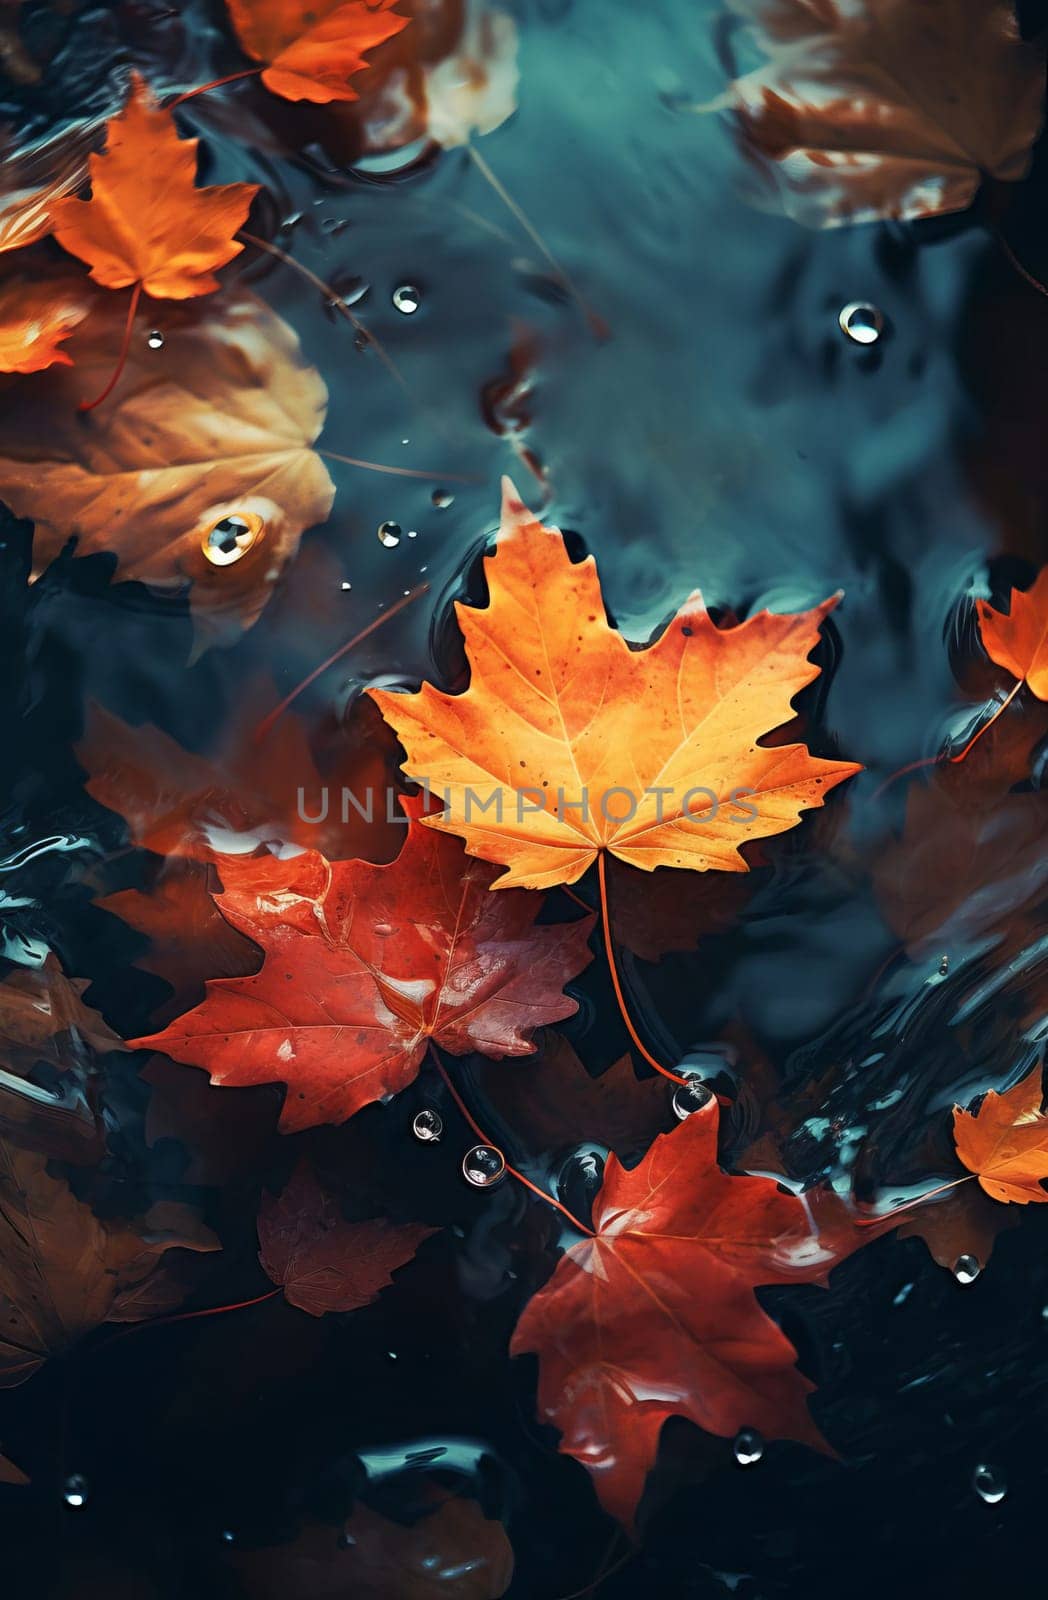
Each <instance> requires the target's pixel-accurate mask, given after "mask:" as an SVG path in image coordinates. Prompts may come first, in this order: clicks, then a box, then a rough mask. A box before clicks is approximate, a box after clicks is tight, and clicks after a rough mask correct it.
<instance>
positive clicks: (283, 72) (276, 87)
mask: <svg viewBox="0 0 1048 1600" xmlns="http://www.w3.org/2000/svg"><path fill="white" fill-rule="evenodd" d="M395 4H396V0H229V15H230V18H231V19H232V23H233V26H234V28H235V29H236V32H237V37H238V39H239V40H240V43H241V45H242V46H243V48H244V49H245V50H246V52H247V54H248V55H249V56H253V57H254V59H255V60H256V61H264V62H265V63H266V66H265V68H264V70H263V73H262V82H263V83H264V84H265V86H266V88H267V89H269V90H271V91H272V93H273V94H278V95H280V96H282V98H283V99H285V100H312V101H313V102H314V103H316V104H318V105H326V104H327V103H328V102H329V101H331V100H359V98H360V96H359V95H358V94H357V91H356V90H355V89H354V88H352V87H351V85H350V84H349V83H348V82H347V80H348V79H349V78H350V77H351V76H352V75H353V73H355V72H360V71H361V70H362V68H364V67H367V66H369V65H370V63H369V62H368V61H367V60H366V58H365V55H364V52H365V50H372V49H374V47H375V45H378V44H382V43H383V41H384V40H386V39H392V37H393V35H394V34H396V33H399V32H400V30H401V29H402V28H406V27H407V25H408V23H409V22H410V21H411V18H410V17H402V16H400V15H399V14H398V13H397V12H395V11H393V10H392V7H393V6H394V5H395Z"/></svg>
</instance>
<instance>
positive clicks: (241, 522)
mask: <svg viewBox="0 0 1048 1600" xmlns="http://www.w3.org/2000/svg"><path fill="white" fill-rule="evenodd" d="M264 530H265V523H264V522H263V521H262V518H261V517H259V516H256V514H255V513H254V512H253V511H241V512H235V513H232V514H231V515H230V516H228V517H220V518H219V520H218V521H217V522H216V523H213V524H212V526H211V527H210V528H209V529H208V531H207V532H206V533H205V535H204V537H203V540H202V541H201V545H200V548H201V549H202V550H203V552H204V555H205V556H206V558H207V560H208V561H210V563H211V565H212V566H213V567H231V566H232V565H233V563H234V561H239V560H240V559H241V558H242V557H243V556H246V555H247V553H248V551H249V550H250V549H251V548H252V546H253V545H256V544H257V543H258V541H259V539H260V538H261V537H262V534H263V532H264Z"/></svg>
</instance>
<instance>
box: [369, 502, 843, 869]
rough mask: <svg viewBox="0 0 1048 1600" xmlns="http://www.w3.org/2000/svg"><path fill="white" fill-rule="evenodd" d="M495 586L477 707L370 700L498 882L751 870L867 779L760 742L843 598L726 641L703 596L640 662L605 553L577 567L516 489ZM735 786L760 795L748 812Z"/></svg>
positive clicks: (754, 620) (470, 700)
mask: <svg viewBox="0 0 1048 1600" xmlns="http://www.w3.org/2000/svg"><path fill="white" fill-rule="evenodd" d="M485 572H486V576H487V581H488V589H489V593H490V604H489V605H488V607H487V608H486V609H483V610H482V609H477V608H474V607H471V606H464V605H457V606H456V611H457V615H458V620H459V624H460V626H461V628H462V632H463V636H464V638H465V645H466V655H467V658H468V661H469V666H470V683H469V687H468V689H467V690H466V691H465V693H463V694H455V695H451V694H445V693H443V692H442V691H441V690H438V689H435V688H434V687H433V686H432V685H431V684H428V683H424V684H423V685H422V688H421V689H420V691H419V692H418V693H417V694H397V693H392V692H390V691H387V690H379V689H371V690H369V691H368V693H369V694H370V695H371V697H372V699H374V700H375V702H376V703H377V705H378V706H379V708H380V710H381V711H382V713H383V715H384V716H385V717H386V718H387V719H388V720H389V721H390V722H391V723H392V724H393V727H394V728H395V729H396V731H397V734H398V735H399V737H400V740H401V743H402V744H403V745H404V747H405V749H406V751H407V760H406V762H405V764H404V770H405V771H406V772H407V773H408V774H409V775H410V776H411V777H412V778H413V779H414V780H415V781H417V782H421V783H424V784H428V785H429V787H430V789H431V791H432V792H433V794H434V795H435V796H436V797H437V798H439V800H440V801H442V802H443V803H444V806H445V809H444V811H443V813H440V814H434V815H432V816H430V817H427V818H426V825H427V826H428V827H431V828H436V829H440V830H442V831H444V832H450V833H457V834H461V836H462V837H463V838H464V839H465V841H466V847H467V849H468V850H469V851H470V852H471V854H473V855H477V856H480V857H482V858H483V859H484V860H486V861H493V862H498V863H501V864H502V865H503V866H505V867H507V868H508V869H509V870H508V871H507V872H505V873H504V874H503V875H502V876H501V877H500V878H499V879H498V881H497V883H496V885H495V887H496V888H499V889H505V888H508V887H510V886H513V885H519V886H523V887H526V888H532V889H538V888H547V887H549V886H550V885H552V884H559V883H573V882H575V880H576V879H577V878H580V877H581V876H582V874H583V873H584V872H585V871H586V869H587V868H588V867H589V866H590V865H591V864H592V862H594V861H595V860H596V859H597V857H598V855H600V854H601V852H602V851H605V850H607V851H610V852H611V854H613V855H616V856H619V857H620V858H621V859H622V860H623V861H627V862H630V863H631V864H633V865H635V866H639V867H643V868H644V869H645V870H646V871H651V870H652V869H653V868H655V867H658V866H678V867H679V866H683V867H691V868H694V869H696V870H699V871H704V870H706V869H708V868H713V867H715V868H718V869H720V870H721V871H725V872H746V871H747V870H748V867H747V863H746V861H745V860H744V858H743V856H742V854H741V852H740V850H739V846H740V845H742V844H744V843H746V842H747V841H748V840H750V839H756V838H761V837H767V836H769V835H771V834H776V833H782V832H784V831H785V830H786V829H787V828H792V827H794V826H795V825H796V824H797V822H798V821H799V820H800V813H801V811H802V810H805V809H807V808H810V807H813V806H820V805H821V804H822V802H823V797H824V795H825V794H826V792H827V791H828V790H829V789H831V788H833V787H834V785H835V784H838V783H841V782H842V781H843V780H844V779H845V778H848V777H850V776H851V775H852V774H853V773H855V772H858V771H859V770H860V768H859V767H858V766H857V765H856V764H855V763H854V762H845V761H825V760H820V759H819V758H817V757H815V756H812V755H811V754H809V752H808V750H807V749H806V747H805V746H804V745H802V744H784V745H777V746H774V747H767V746H764V745H761V744H759V743H758V742H757V741H758V739H759V737H760V736H761V735H763V734H765V733H767V732H769V731H770V730H772V729H774V728H777V727H779V726H780V725H781V724H783V723H785V722H788V721H789V720H790V719H791V718H792V716H793V714H794V713H793V709H792V705H791V701H792V698H793V696H794V695H795V694H796V693H797V692H798V691H799V690H800V689H802V688H803V687H804V685H805V684H807V683H810V682H811V681H812V679H813V678H815V677H817V676H818V673H819V668H818V667H817V666H814V665H813V664H812V663H811V662H810V661H809V660H808V655H809V653H810V651H812V650H813V649H814V647H815V645H816V644H817V642H818V638H819V625H820V623H821V622H822V620H823V618H824V617H825V616H826V614H827V612H828V611H830V610H831V609H832V607H833V606H834V605H835V604H836V603H837V599H838V598H839V597H837V596H834V597H832V598H831V599H829V600H827V601H826V602H825V603H824V604H823V605H821V606H816V607H815V608H814V609H813V610H812V611H807V612H802V613H800V614H799V615H797V616H777V615H774V614H773V613H771V612H768V611H762V612H760V613H758V614H757V615H756V616H754V617H751V618H750V619H749V620H748V621H747V622H743V623H740V624H739V625H738V626H737V627H734V628H717V627H716V626H715V625H714V623H713V622H712V620H711V619H710V617H709V615H708V613H707V611H706V608H705V606H704V605H703V603H702V598H701V596H700V595H699V594H698V593H697V592H696V593H695V594H693V595H692V596H691V597H690V598H689V599H688V600H687V601H686V602H685V603H684V605H683V606H682V607H681V609H680V611H679V612H678V613H677V615H676V617H674V619H673V620H672V621H671V622H670V623H669V624H668V625H667V627H666V629H665V630H664V632H663V633H662V634H661V636H660V637H659V638H658V639H656V641H655V642H654V643H653V644H651V645H649V646H648V647H647V648H646V649H643V650H641V649H631V648H630V646H629V644H628V643H627V641H626V640H625V639H624V638H623V636H622V635H621V634H620V633H617V632H616V631H615V630H614V629H613V628H612V627H610V626H609V625H608V623H607V621H606V619H605V616H604V606H603V600H602V597H601V592H600V585H599V581H598V578H597V569H596V566H595V565H594V562H593V558H592V556H589V557H587V558H586V560H584V561H580V562H572V561H571V559H570V557H569V555H568V552H567V549H566V547H565V545H564V541H563V539H562V537H561V535H560V533H559V532H558V531H557V529H555V528H546V527H543V526H542V524H541V523H540V522H538V521H536V519H535V518H534V517H533V516H532V515H531V513H530V512H529V511H528V510H527V509H526V508H525V507H524V505H523V504H522V503H521V501H520V500H519V499H518V497H517V494H516V491H515V490H514V488H513V486H512V484H510V483H509V482H508V481H507V482H506V483H505V485H504V499H503V509H502V526H501V528H500V531H499V538H498V544H497V548H496V552H495V554H494V555H493V556H488V557H487V558H486V559H485ZM739 792H745V793H746V794H747V795H749V796H751V797H752V798H751V799H750V800H749V801H748V802H740V804H739V805H738V806H736V804H735V802H734V799H733V796H734V795H735V794H736V793H739ZM696 795H698V796H699V799H698V800H697V801H696V799H695V796H696ZM622 796H625V801H624V800H623V799H622V798H621V797H622ZM667 796H668V797H669V798H668V799H667V798H666V797H667ZM711 796H712V797H714V799H715V801H716V804H715V805H714V803H713V800H711V798H710V797H711ZM496 802H497V804H496ZM627 804H630V805H632V807H633V811H632V814H626V810H625V808H626V805H627ZM747 804H748V807H749V810H750V812H756V815H755V816H754V815H751V816H749V817H747V816H746V815H745V806H746V805H747ZM707 811H709V812H711V813H712V815H711V817H710V818H709V819H707V818H706V817H705V816H704V815H702V813H705V812H707ZM473 817H475V818H476V820H471V818H473ZM618 818H623V819H624V820H621V821H620V820H617V819H618Z"/></svg>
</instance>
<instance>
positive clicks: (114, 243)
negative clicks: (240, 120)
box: [51, 75, 258, 300]
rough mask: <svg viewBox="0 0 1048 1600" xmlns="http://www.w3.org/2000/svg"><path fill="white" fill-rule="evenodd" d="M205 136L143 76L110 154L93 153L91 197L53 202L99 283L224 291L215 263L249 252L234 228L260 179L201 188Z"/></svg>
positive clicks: (67, 237)
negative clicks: (153, 93)
mask: <svg viewBox="0 0 1048 1600" xmlns="http://www.w3.org/2000/svg"><path fill="white" fill-rule="evenodd" d="M199 142H200V141H199V140H198V139H180V138H179V136H178V129H177V128H176V126H175V122H174V118H173V117H172V116H171V113H170V112H168V111H160V110H157V109H156V107H155V106H154V105H153V103H152V99H151V97H150V94H149V91H148V89H147V88H146V86H145V84H144V82H143V80H142V79H141V78H139V77H138V76H137V75H134V76H133V77H132V81H131V94H130V97H129V99H128V102H127V105H126V106H125V108H124V110H123V111H122V112H121V113H120V115H119V116H116V117H113V118H112V119H111V120H110V121H109V122H108V123H107V124H106V152H105V154H104V155H92V156H91V158H90V170H91V198H90V199H89V200H74V199H65V200H58V201H56V202H55V203H54V204H53V205H52V207H51V216H52V226H53V231H54V235H55V238H56V239H57V240H58V242H59V244H60V245H62V246H63V247H64V248H65V249H66V250H68V251H69V252H70V254H71V255H74V256H77V257H79V259H80V260H81V261H86V262H87V264H88V266H89V267H90V268H91V276H92V278H93V279H94V281H95V282H96V283H100V284H102V285H103V287H104V288H107V289H123V288H126V287H128V286H129V285H130V284H135V283H140V284H141V285H142V288H143V289H144V290H145V292H146V294H149V295H153V296H155V297H157V298H159V299H169V300H185V299H188V298H189V297H191V296H193V295H200V294H211V293H212V292H213V291H214V290H215V289H217V288H218V287H219V283H218V279H217V278H216V277H215V269H216V268H217V267H221V266H224V265H225V264H226V262H228V261H232V259H233V257H234V256H236V255H239V254H240V252H241V250H243V248H244V246H243V245H242V244H240V243H238V241H237V240H236V239H235V238H234V234H235V233H236V231H237V229H238V228H241V227H243V225H244V223H245V222H246V221H247V214H248V212H249V211H250V209H251V202H252V201H253V200H254V198H255V195H256V194H257V193H258V185H257V184H255V183H229V184H224V185H221V186H218V187H214V188H208V189H198V188H197V187H196V165H197V146H198V144H199ZM159 174H162V175H163V181H162V182H158V175H159Z"/></svg>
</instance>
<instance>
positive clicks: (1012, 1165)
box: [953, 1065, 1048, 1206]
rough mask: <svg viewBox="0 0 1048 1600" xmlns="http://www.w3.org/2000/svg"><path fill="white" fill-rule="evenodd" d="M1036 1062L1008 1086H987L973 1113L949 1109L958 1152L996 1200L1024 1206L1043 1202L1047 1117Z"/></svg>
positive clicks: (1046, 1194) (1047, 1151)
mask: <svg viewBox="0 0 1048 1600" xmlns="http://www.w3.org/2000/svg"><path fill="white" fill-rule="evenodd" d="M1043 1098H1044V1096H1043V1094H1042V1092H1041V1068H1040V1066H1039V1065H1038V1066H1037V1067H1035V1068H1034V1070H1033V1071H1032V1072H1028V1073H1027V1075H1026V1077H1025V1078H1021V1079H1020V1080H1019V1082H1018V1083H1017V1084H1016V1085H1015V1087H1014V1088H1013V1089H1007V1090H1006V1091H1005V1093H1004V1094H998V1093H997V1092H996V1090H994V1089H991V1090H990V1092H989V1093H988V1094H987V1096H986V1097H985V1099H984V1100H983V1103H982V1105H981V1106H980V1107H979V1110H978V1112H977V1113H976V1114H975V1115H974V1116H973V1115H972V1113H971V1112H970V1111H963V1110H962V1109H961V1107H960V1106H954V1108H953V1137H954V1142H955V1143H956V1146H957V1154H958V1156H959V1157H960V1158H961V1160H962V1161H963V1162H964V1165H965V1166H966V1167H967V1168H968V1170H969V1171H970V1172H974V1173H975V1175H976V1177H977V1178H978V1180H979V1183H980V1185H981V1187H982V1188H983V1189H985V1190H986V1193H987V1194H988V1195H992V1197H993V1198H994V1199H995V1200H1003V1201H1004V1202H1005V1203H1011V1204H1013V1205H1018V1206H1025V1205H1029V1204H1030V1202H1031V1201H1033V1202H1035V1203H1043V1202H1044V1201H1046V1200H1048V1190H1045V1189H1043V1188H1042V1187H1041V1179H1042V1178H1048V1117H1046V1116H1045V1115H1044V1113H1043V1112H1042V1110H1041V1102H1042V1100H1043Z"/></svg>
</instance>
